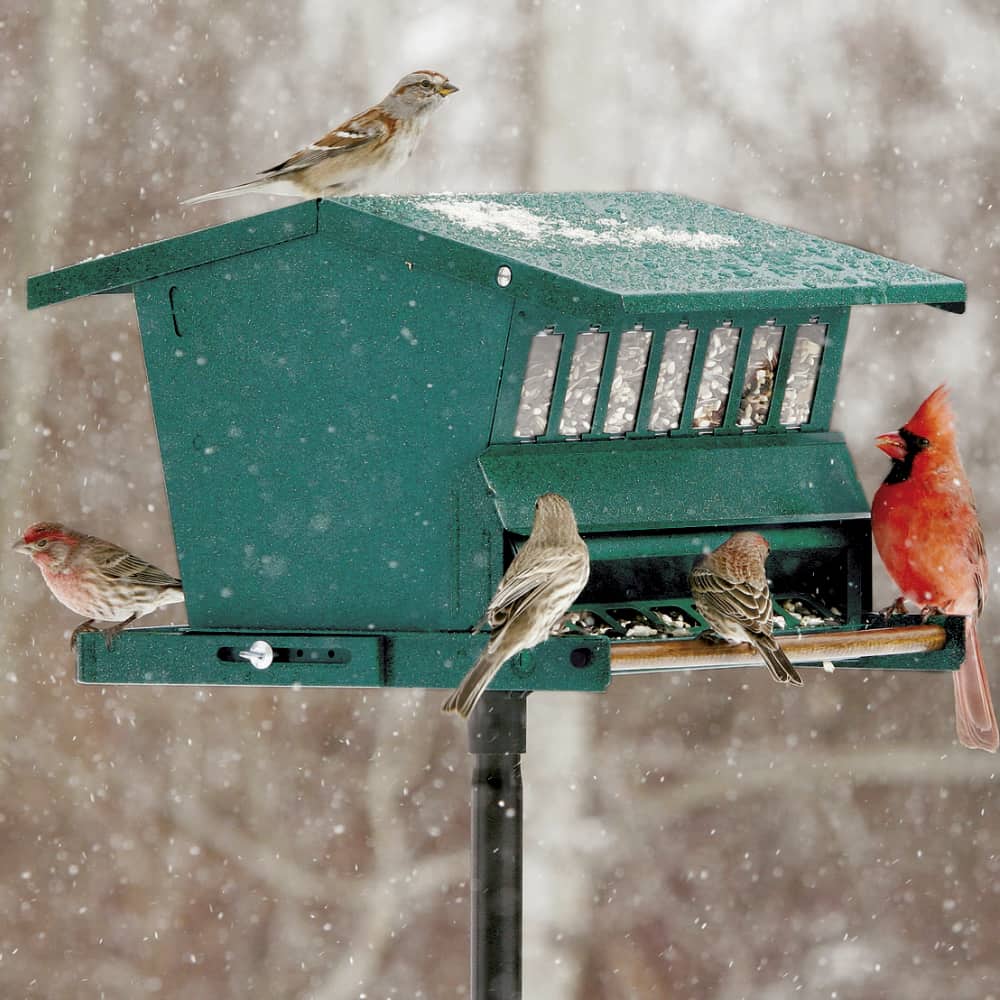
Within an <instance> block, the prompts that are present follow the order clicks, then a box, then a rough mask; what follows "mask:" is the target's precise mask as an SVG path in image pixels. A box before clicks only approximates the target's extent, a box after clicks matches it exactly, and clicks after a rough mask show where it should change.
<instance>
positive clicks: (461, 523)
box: [28, 194, 965, 1000]
mask: <svg viewBox="0 0 1000 1000" xmlns="http://www.w3.org/2000/svg"><path fill="white" fill-rule="evenodd" d="M125 291H131V292H132V293H133V295H134V296H135V303H136V311H137V313H138V317H139V329H140V332H141V334H142V342H143V350H144V353H145V358H146V369H147V373H148V377H149V386H150V394H151V396H152V402H153V412H154V415H155V419H156V429H157V435H158V438H159V443H160V450H161V453H162V457H163V468H164V473H165V476H166V487H167V495H168V498H169V502H170V513H171V518H172V521H173V528H174V537H175V539H176V542H177V553H178V558H179V561H180V568H181V577H182V579H183V581H184V590H185V593H186V595H187V612H188V619H189V622H190V624H189V626H188V627H187V628H173V629H168V628H155V629H143V628H140V629H130V630H128V631H126V632H124V633H123V634H122V635H121V636H119V638H118V639H117V640H116V642H115V644H114V648H113V649H112V650H111V651H110V652H109V651H107V650H106V649H105V646H104V641H103V638H102V637H101V636H100V635H94V634H83V635H81V636H80V641H79V645H78V657H79V659H78V677H79V679H80V680H81V681H84V682H89V683H100V684H113V683H159V684H180V683H184V684H254V685H260V684H300V685H305V686H334V687H336V686H347V685H365V686H396V687H400V686H407V687H452V686H454V685H455V684H456V683H457V682H458V681H459V680H460V679H461V677H462V676H463V675H464V673H465V671H466V670H467V669H468V668H469V667H470V666H471V664H472V663H473V661H474V659H475V657H476V655H477V653H478V651H479V649H480V648H481V646H482V645H483V643H484V642H485V638H484V637H482V636H477V635H472V634H470V629H471V627H472V626H473V625H474V624H475V623H476V622H477V621H478V619H479V618H480V616H481V614H482V612H483V610H484V608H485V607H486V605H487V603H488V601H489V599H490V597H491V595H492V594H493V592H494V590H495V588H496V585H497V583H498V581H499V579H500V577H501V575H502V574H503V571H504V569H505V567H506V566H507V565H508V564H509V562H510V560H511V559H512V558H513V555H514V554H515V552H516V551H517V548H518V546H519V545H520V544H521V543H522V542H523V541H524V539H525V538H526V537H527V535H528V533H529V532H530V530H531V525H532V517H533V508H534V502H535V499H536V498H537V497H538V496H539V495H540V494H542V493H546V492H549V491H554V492H558V493H561V494H563V495H564V496H565V497H567V499H569V501H570V502H571V503H572V505H573V508H574V510H575V512H576V515H577V521H578V523H579V527H580V530H581V532H582V534H583V536H584V537H585V539H586V541H587V543H588V545H589V547H590V552H591V565H592V572H591V579H590V583H589V584H588V586H587V588H586V590H585V591H584V592H583V594H582V595H581V597H580V601H579V604H578V606H577V607H576V608H575V609H574V610H573V613H572V615H571V617H570V619H569V622H568V624H567V625H566V626H565V628H564V632H565V634H563V635H560V636H557V637H554V638H552V639H551V640H549V641H548V642H545V643H543V644H542V645H541V646H539V647H537V648H536V649H534V650H532V651H530V652H528V653H524V654H522V655H521V656H519V657H517V658H515V659H514V660H512V661H511V662H510V663H508V664H507V665H506V666H505V667H504V668H503V669H502V670H501V671H500V673H499V674H498V676H497V678H496V681H495V682H494V685H493V689H492V690H491V691H489V692H487V694H486V695H485V696H484V697H483V699H482V701H481V702H480V704H479V706H478V707H477V709H476V710H475V712H474V713H473V715H472V717H471V718H470V725H469V739H470V750H471V751H472V753H474V754H475V755H476V766H475V772H474V777H473V795H472V804H473V810H472V813H473V816H472V831H473V837H472V839H473V850H472V877H471V880H470V897H471V901H472V963H471V964H472V987H471V990H470V997H472V998H474V1000H516V998H519V997H520V995H521V994H520V982H521V892H522V848H523V844H522V839H523V834H522V816H523V810H522V790H521V778H520V769H519V758H520V754H521V753H523V752H524V750H525V694H524V692H526V691H529V690H541V689H548V690H591V691H593V690H600V689H603V688H604V687H606V686H607V684H608V683H609V681H610V679H611V676H612V673H613V672H621V673H630V672H644V671H660V670H675V669H690V668H693V667H709V666H715V667H719V666H732V665H744V664H750V663H753V662H755V657H754V654H753V653H752V652H750V651H749V650H748V648H744V647H726V646H720V645H718V644H712V643H709V642H706V641H705V640H704V639H701V638H699V635H700V633H701V632H702V631H703V630H704V629H705V627H706V623H705V622H704V620H703V619H702V618H701V617H700V616H699V615H698V613H697V611H696V609H695V608H694V607H693V606H692V602H691V599H690V595H689V592H688V584H687V578H688V573H689V571H690V569H691V566H692V564H693V562H694V560H695V559H696V558H697V557H698V556H699V555H700V554H701V553H702V552H703V551H704V550H705V549H706V548H709V547H714V546H715V545H717V544H719V543H720V542H722V541H723V540H724V539H725V538H726V537H727V536H728V535H729V534H730V533H731V532H733V531H735V530H739V529H753V530H758V531H760V532H762V533H763V534H764V535H765V536H766V538H767V539H768V541H769V542H770V544H771V553H772V554H771V558H770V561H769V564H768V570H769V573H770V576H771V577H772V588H771V589H772V594H773V596H774V598H775V616H776V619H777V620H778V621H780V622H781V623H783V626H784V627H783V628H781V629H778V633H777V634H778V635H779V636H780V638H779V642H780V643H781V644H782V645H783V647H784V648H785V651H786V652H787V653H788V655H789V656H790V658H791V659H792V661H793V662H797V663H801V662H808V663H814V664H818V663H834V662H840V663H844V664H846V665H851V666H864V667H870V668H881V667H886V668H887V667H891V668H906V667H909V668H918V669H920V668H923V669H938V670H944V669H952V670H954V669H956V668H957V667H958V665H959V664H960V663H961V660H962V658H963V652H964V646H963V642H964V640H963V634H964V633H963V619H961V618H957V617H950V618H945V619H938V620H935V621H933V622H930V623H922V622H920V621H919V619H905V620H904V621H903V622H902V623H896V624H893V625H889V624H887V623H886V622H885V621H883V620H881V619H880V618H878V617H877V616H872V615H870V614H868V611H869V609H870V606H871V530H870V523H869V513H868V505H867V504H866V503H865V498H864V495H863V493H862V490H861V487H860V484H859V483H858V479H857V476H856V474H855V471H854V466H853V464H852V462H851V459H850V456H849V455H848V452H847V448H846V446H845V444H844V440H843V437H842V436H841V435H840V434H836V433H833V432H831V430H830V417H831V414H832V412H833V405H834V396H835V392H836V388H837V379H838V377H839V373H840V365H841V359H842V357H843V351H844V341H845V338H846V336H847V327H848V318H849V315H850V309H851V306H854V305H871V304H879V303H890V302H923V303H928V304H931V305H936V306H939V307H941V308H943V309H948V310H951V311H954V312H961V311H962V309H963V303H964V299H965V287H964V285H963V284H962V282H960V281H957V280H955V279H953V278H948V277H945V276H943V275H939V274H933V273H931V272H929V271H924V270H921V269H920V268H917V267H913V266H910V265H907V264H901V263H898V262H896V261H892V260H887V259H886V258H884V257H878V256H875V255H874V254H870V253H865V252H863V251H861V250H857V249H855V248H853V247H849V246H844V245H842V244H838V243H831V242H830V241H828V240H823V239H819V238H817V237H814V236H808V235H806V234H804V233H800V232H796V231H794V230H790V229H784V228H781V227H779V226H773V225H770V224H768V223H765V222H760V221H758V220H755V219H752V218H749V217H748V216H745V215H741V214H739V213H736V212H731V211H727V210H726V209H723V208H718V207H716V206H713V205H708V204H705V203H703V202H698V201H692V200H690V199H688V198H682V197H679V196H674V195H664V194H538V195H459V196H437V195H435V196H424V197H416V198H350V199H344V200H341V201H318V202H309V203H303V204H298V205H295V206H293V207H291V208H284V209H281V210H279V211H276V212H269V213H267V214H265V215H259V216H256V217H254V218H250V219H245V220H243V221H240V222H234V223H230V224H228V225H223V226H217V227H215V228H213V229H209V230H205V231H202V232H196V233H192V234H190V235H188V236H183V237H180V238H177V239H172V240H166V241H163V242H161V243H155V244H152V245H149V246H144V247H139V248H137V249H134V250H127V251H125V252H124V253H119V254H114V255H113V256H110V257H102V258H100V259H98V260H92V261H88V262H86V263H83V264H78V265H76V266H75V267H69V268H65V269H63V270H60V271H53V272H51V273H49V274H44V275H39V276H37V277H34V278H32V279H31V280H30V281H29V284H28V301H29V305H30V306H31V307H32V308H34V307H37V306H42V305H48V304H50V303H54V302H60V301H63V300H65V299H70V298H74V297H76V296H78V295H89V294H92V293H95V292H125ZM756 662H757V663H758V664H759V661H756ZM757 669H758V670H760V669H761V668H760V666H758V667H757ZM764 683H766V681H764Z"/></svg>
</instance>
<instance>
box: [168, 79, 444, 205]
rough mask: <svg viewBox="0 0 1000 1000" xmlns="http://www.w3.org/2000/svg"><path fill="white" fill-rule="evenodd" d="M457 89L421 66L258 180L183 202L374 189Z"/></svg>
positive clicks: (322, 195)
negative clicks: (363, 109)
mask: <svg viewBox="0 0 1000 1000" xmlns="http://www.w3.org/2000/svg"><path fill="white" fill-rule="evenodd" d="M457 90H458V87H456V86H455V85H454V84H453V83H451V82H450V81H449V80H448V78H447V77H446V76H443V75H442V74H441V73H435V72H433V71H432V70H420V71H418V72H416V73H410V74H408V75H407V76H404V77H403V79H402V80H400V81H399V83H397V84H396V86H395V87H393V89H392V90H391V91H390V92H389V94H388V95H387V96H386V97H384V98H383V99H382V101H381V103H379V104H376V105H375V106H374V107H372V108H369V109H368V110H367V111H362V112H361V113H360V114H357V115H355V116H354V117H353V118H349V119H348V120H347V121H346V122H343V123H342V124H340V125H337V126H336V127H335V128H333V129H331V130H330V131H329V132H327V134H326V135H324V136H323V137H322V138H320V139H317V140H316V141H315V142H314V143H312V144H311V145H309V146H306V147H305V149H300V150H299V151H298V152H297V153H293V154H292V155H291V156H290V157H289V158H288V159H287V160H284V161H283V162H281V163H279V164H278V165H277V166H276V167H271V168H270V169H269V170H265V171H263V176H261V177H259V178H258V179H256V180H252V181H247V182H246V183H245V184H238V185H237V186H236V187H231V188H224V189H223V190H221V191H211V192H209V193H208V194H203V195H199V196H198V197H196V198H188V199H187V201H185V202H184V203H183V204H185V205H197V204H198V203H199V202H202V201H213V200H214V199H216V198H231V197H232V196H233V195H237V194H254V193H257V194H276V195H283V196H287V197H292V198H326V197H336V196H339V195H347V194H355V193H357V192H358V191H361V190H369V189H370V188H371V185H372V182H373V181H375V180H376V179H377V178H379V177H382V176H385V175H386V174H389V173H393V172H394V171H396V170H398V169H399V168H400V167H401V166H402V165H403V164H404V163H405V162H406V161H407V160H408V159H409V158H410V154H412V153H413V151H414V150H415V149H416V148H417V143H418V142H419V141H420V136H421V135H422V133H423V131H424V128H425V126H426V125H427V122H428V120H429V119H430V116H431V113H432V112H433V111H434V110H435V109H437V108H438V107H440V105H441V102H442V101H443V100H444V99H445V98H446V97H447V96H448V95H449V94H454V93H455V91H457Z"/></svg>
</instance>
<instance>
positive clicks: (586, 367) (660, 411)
mask: <svg viewBox="0 0 1000 1000" xmlns="http://www.w3.org/2000/svg"><path fill="white" fill-rule="evenodd" d="M827 329H828V324H826V323H823V322H821V321H820V320H819V318H818V317H812V318H810V319H809V321H808V322H800V323H791V324H783V323H781V322H779V321H778V320H777V319H774V318H769V319H767V320H766V321H765V322H758V323H755V324H747V325H746V326H743V325H741V324H739V323H737V322H736V321H734V320H724V321H723V322H721V323H718V324H711V325H708V324H706V325H705V326H704V327H702V328H697V327H695V326H693V325H688V324H687V323H684V322H682V323H679V324H677V325H676V326H673V327H670V328H669V329H665V330H663V331H662V333H659V334H658V333H657V331H656V330H655V329H652V328H650V327H647V326H646V325H644V324H643V323H636V324H634V325H633V326H632V327H631V328H630V329H624V330H619V331H614V330H612V331H610V332H609V331H607V330H602V329H601V328H600V327H599V326H597V325H592V326H590V327H589V328H588V329H586V330H583V331H581V332H578V333H575V334H571V335H569V336H567V335H565V334H563V333H561V332H557V330H556V328H555V327H554V326H548V327H545V328H544V329H542V330H540V331H539V332H538V333H537V334H535V335H534V336H533V337H532V341H531V346H530V349H529V351H528V357H527V364H526V367H525V371H524V375H523V378H522V380H521V383H520V400H519V404H518V407H517V417H516V421H515V428H514V438H515V439H516V440H521V441H525V440H535V439H536V438H545V439H548V440H553V439H556V440H559V439H561V440H577V439H580V438H583V437H586V438H593V437H597V438H599V437H609V438H616V437H624V436H627V435H639V436H654V435H661V434H667V433H671V432H674V433H695V434H705V433H711V432H715V431H724V432H730V433H731V432H734V431H737V430H740V431H743V432H746V431H755V430H758V429H759V428H762V427H765V426H779V427H784V428H799V427H803V426H807V425H809V424H810V423H811V422H812V421H813V419H814V414H813V406H814V400H815V397H816V390H817V386H818V384H819V376H820V367H821V363H822V361H823V354H824V348H825V345H826V341H827ZM786 332H788V336H786ZM566 352H569V354H568V356H567V355H566ZM779 387H780V390H781V391H780V392H779V391H778V390H779ZM737 391H738V392H739V396H738V397H736V395H735V394H736V393H737ZM692 393H693V394H694V399H693V401H691V400H689V395H690V394H692ZM644 397H646V398H647V399H648V403H647V405H646V406H645V407H644V406H643V401H644ZM776 401H777V403H778V409H779V410H780V412H778V413H776V412H775V405H774V404H775V402H776ZM775 418H777V419H775Z"/></svg>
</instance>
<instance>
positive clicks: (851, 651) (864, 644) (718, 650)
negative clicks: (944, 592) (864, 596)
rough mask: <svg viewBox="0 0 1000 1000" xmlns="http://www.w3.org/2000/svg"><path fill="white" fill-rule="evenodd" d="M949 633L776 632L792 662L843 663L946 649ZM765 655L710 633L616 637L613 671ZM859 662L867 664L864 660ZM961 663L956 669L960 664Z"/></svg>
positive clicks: (926, 629) (725, 663) (689, 666)
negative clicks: (668, 637) (687, 636)
mask: <svg viewBox="0 0 1000 1000" xmlns="http://www.w3.org/2000/svg"><path fill="white" fill-rule="evenodd" d="M947 638H948V633H947V631H946V629H945V627H944V626H943V625H907V626H892V627H889V628H877V629H857V630H850V631H843V632H828V633H816V634H812V635H783V636H775V639H776V640H777V643H778V645H779V646H780V647H781V648H782V649H783V650H784V651H785V653H786V655H787V656H788V658H789V660H791V661H792V663H840V662H843V661H845V660H862V659H863V658H867V657H873V656H904V655H913V654H920V653H935V652H938V651H939V650H941V649H944V647H945V644H946V642H947ZM763 662H764V661H763V660H762V659H761V658H760V656H758V655H757V653H756V652H755V651H754V650H753V649H751V647H750V646H749V645H747V644H745V643H744V644H740V645H732V646H730V645H723V644H721V643H718V642H709V641H707V640H705V639H674V640H670V641H664V642H650V641H648V640H647V641H643V642H614V643H612V644H611V673H612V676H614V675H615V674H648V673H657V672H659V671H663V670H697V669H699V668H704V667H742V666H749V665H750V664H755V663H761V664H762V663H763ZM857 665H858V666H867V664H866V663H864V662H859V663H858V664H857ZM957 667H958V664H955V666H954V667H952V668H951V669H957Z"/></svg>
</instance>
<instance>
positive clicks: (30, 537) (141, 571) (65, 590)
mask: <svg viewBox="0 0 1000 1000" xmlns="http://www.w3.org/2000/svg"><path fill="white" fill-rule="evenodd" d="M14 551H15V552H23V553H24V554H25V555H28V556H31V560H32V562H33V563H34V564H35V565H36V566H37V567H38V568H39V569H40V570H41V571H42V577H43V578H44V580H45V582H46V584H48V587H49V590H51V591H52V594H53V596H54V597H55V598H56V600H58V601H59V602H60V603H61V604H63V605H65V606H66V607H67V608H69V609H70V611H75V612H76V613H77V614H78V615H83V617H84V618H86V619H87V620H86V621H85V622H82V623H81V624H80V625H77V627H76V628H75V629H73V634H72V636H70V640H69V648H70V649H73V648H74V647H75V646H76V637H77V636H78V635H79V634H80V633H81V632H102V633H103V634H104V642H105V645H106V646H107V647H108V649H111V644H112V642H113V641H114V638H115V636H116V635H118V633H119V632H121V630H122V629H123V628H125V626H126V625H129V624H131V623H132V622H133V621H135V619H136V618H139V617H140V616H141V615H148V614H149V613H150V612H151V611H155V610H156V609H157V608H161V607H163V606H164V605H166V604H176V603H178V602H179V601H183V600H184V591H183V590H182V589H181V581H180V580H178V579H176V578H175V577H172V576H171V575H170V574H169V573H164V572H163V570H162V569H158V568H157V567H156V566H153V565H152V564H151V563H148V562H146V561H145V560H144V559H140V558H139V557H138V556H134V555H132V553H131V552H126V551H125V549H123V548H120V547H119V546H117V545H115V544H114V543H113V542H105V541H104V540H103V539H100V538H94V536H93V535H84V534H81V533H80V532H79V531H74V530H73V529H72V528H67V527H65V526H63V525H61V524H57V523H55V522H52V521H40V522H39V523H38V524H33V525H32V526H31V527H30V528H28V530H27V531H26V532H25V533H24V535H23V536H22V538H21V539H20V541H18V542H15V544H14ZM95 621H102V622H116V623H117V624H115V625H112V627H111V628H107V629H100V628H98V627H97V626H96V625H95V624H94V622H95Z"/></svg>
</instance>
